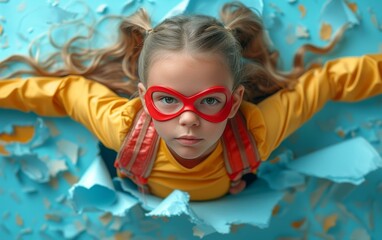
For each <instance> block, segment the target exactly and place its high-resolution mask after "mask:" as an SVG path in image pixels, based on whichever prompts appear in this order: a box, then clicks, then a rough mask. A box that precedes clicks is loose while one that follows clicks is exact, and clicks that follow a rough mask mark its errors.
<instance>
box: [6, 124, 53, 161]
mask: <svg viewBox="0 0 382 240" xmlns="http://www.w3.org/2000/svg"><path fill="white" fill-rule="evenodd" d="M14 126H15V125H14ZM17 126H33V128H34V135H33V137H32V139H31V140H30V141H29V142H27V143H20V142H12V143H8V144H5V149H6V150H7V151H8V152H11V153H12V154H13V155H18V156H21V155H23V154H32V152H33V151H32V149H33V148H36V147H39V146H41V145H42V144H44V143H45V142H46V140H48V139H49V138H50V132H49V128H48V127H47V126H46V125H45V124H44V121H43V120H42V119H41V118H37V119H36V121H35V122H34V123H33V124H25V125H24V124H23V125H19V124H17ZM6 129H9V127H7V128H6ZM12 129H13V127H12Z"/></svg>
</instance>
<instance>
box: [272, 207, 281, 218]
mask: <svg viewBox="0 0 382 240" xmlns="http://www.w3.org/2000/svg"><path fill="white" fill-rule="evenodd" d="M280 208H281V207H280V205H276V206H275V207H274V208H273V210H272V216H275V215H277V214H278V213H279V212H280Z"/></svg>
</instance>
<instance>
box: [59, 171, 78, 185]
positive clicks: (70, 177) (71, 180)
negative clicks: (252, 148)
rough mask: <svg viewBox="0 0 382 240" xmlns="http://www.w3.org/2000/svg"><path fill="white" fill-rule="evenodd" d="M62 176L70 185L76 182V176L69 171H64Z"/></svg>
mask: <svg viewBox="0 0 382 240" xmlns="http://www.w3.org/2000/svg"><path fill="white" fill-rule="evenodd" d="M62 176H63V177H64V179H65V180H66V182H67V183H69V184H70V185H73V184H75V183H77V182H78V177H77V176H74V175H73V174H71V173H70V172H64V174H63V175H62Z"/></svg>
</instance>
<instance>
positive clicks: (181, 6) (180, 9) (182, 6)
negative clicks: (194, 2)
mask: <svg viewBox="0 0 382 240" xmlns="http://www.w3.org/2000/svg"><path fill="white" fill-rule="evenodd" d="M189 3H190V0H181V1H180V2H179V3H178V5H176V6H175V7H173V8H172V9H171V10H170V11H168V12H167V14H166V15H165V16H164V17H163V18H162V19H163V20H164V19H166V18H170V17H173V16H176V15H179V14H182V13H184V12H185V11H186V9H187V7H188V4H189Z"/></svg>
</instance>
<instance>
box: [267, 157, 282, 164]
mask: <svg viewBox="0 0 382 240" xmlns="http://www.w3.org/2000/svg"><path fill="white" fill-rule="evenodd" d="M280 160H281V158H280V157H275V158H274V159H272V160H269V162H270V163H272V164H274V163H278V162H279V161H280Z"/></svg>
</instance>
